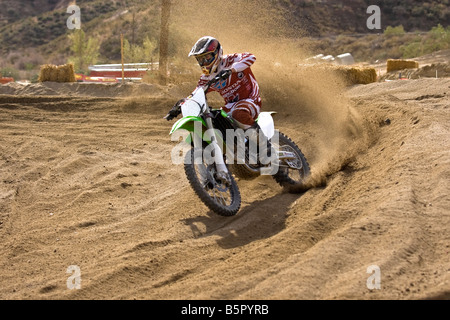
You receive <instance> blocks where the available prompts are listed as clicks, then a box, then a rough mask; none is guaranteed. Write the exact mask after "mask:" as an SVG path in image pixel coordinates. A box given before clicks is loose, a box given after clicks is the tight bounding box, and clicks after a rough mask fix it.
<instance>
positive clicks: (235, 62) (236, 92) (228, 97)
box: [198, 53, 261, 106]
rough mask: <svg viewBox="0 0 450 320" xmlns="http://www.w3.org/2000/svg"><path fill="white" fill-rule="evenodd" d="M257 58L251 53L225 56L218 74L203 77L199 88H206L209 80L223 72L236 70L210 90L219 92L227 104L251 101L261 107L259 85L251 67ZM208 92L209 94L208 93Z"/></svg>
mask: <svg viewBox="0 0 450 320" xmlns="http://www.w3.org/2000/svg"><path fill="white" fill-rule="evenodd" d="M255 60H256V57H255V56H254V55H253V54H251V53H235V54H229V55H225V56H223V58H222V62H221V63H220V65H219V67H218V68H217V72H216V73H214V74H211V75H209V76H206V75H202V76H201V78H200V80H199V81H198V86H204V85H205V84H206V83H207V82H208V81H209V80H211V79H212V78H213V77H214V76H216V75H217V73H219V72H220V71H222V70H226V69H231V68H234V69H235V70H236V72H235V73H233V74H232V75H231V76H230V77H229V78H228V79H226V80H223V81H219V82H217V83H216V84H214V85H213V86H211V88H210V89H209V90H208V92H210V91H217V92H219V93H220V95H221V96H222V97H223V98H224V100H225V104H229V103H235V102H238V101H240V100H244V99H251V100H253V101H254V102H255V103H256V104H257V105H259V106H260V105H261V97H260V95H259V85H258V83H257V82H256V80H255V76H254V75H253V72H252V70H251V68H250V66H251V65H252V64H253V63H254V62H255ZM208 92H207V93H208Z"/></svg>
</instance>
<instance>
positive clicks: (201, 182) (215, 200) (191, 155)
mask: <svg viewBox="0 0 450 320" xmlns="http://www.w3.org/2000/svg"><path fill="white" fill-rule="evenodd" d="M199 153H200V152H199ZM195 157H198V158H200V157H201V158H202V161H201V162H200V161H199V163H198V164H196V162H195V161H194V160H195ZM186 160H187V161H185V165H184V170H185V172H186V177H187V179H188V180H189V183H190V185H191V187H192V189H194V191H195V193H196V194H197V196H198V197H199V198H200V200H202V201H203V203H204V204H205V205H206V206H207V207H208V208H209V209H211V210H212V211H214V212H215V213H217V214H218V215H221V216H227V217H229V216H234V215H236V214H237V213H238V211H239V209H240V207H241V194H240V192H239V188H238V186H237V184H236V181H235V180H234V178H233V176H232V175H231V173H230V172H229V173H228V176H229V179H230V185H229V186H226V185H224V184H222V183H219V182H218V181H216V180H215V178H214V173H215V166H214V165H207V164H205V163H204V161H203V156H202V154H199V155H198V156H197V155H196V154H195V152H194V148H192V149H191V150H190V151H189V152H187V154H186Z"/></svg>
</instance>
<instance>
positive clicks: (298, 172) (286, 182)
mask: <svg viewBox="0 0 450 320" xmlns="http://www.w3.org/2000/svg"><path fill="white" fill-rule="evenodd" d="M274 147H275V149H277V150H279V151H286V152H290V153H293V154H295V158H294V159H289V160H282V161H280V163H279V168H278V172H277V173H276V174H274V175H273V178H274V179H275V181H277V182H278V183H279V184H280V185H281V186H282V187H283V188H284V189H285V190H287V191H288V192H290V193H297V192H303V191H305V190H307V189H308V187H307V185H306V183H305V182H306V180H307V179H308V177H309V176H310V174H311V170H310V168H309V164H308V161H307V160H306V157H305V156H304V154H303V152H302V151H301V150H300V148H299V147H298V146H297V145H296V144H295V143H294V142H293V141H292V140H291V139H289V138H288V137H287V136H285V135H284V134H282V133H281V132H280V133H279V144H278V145H277V146H274Z"/></svg>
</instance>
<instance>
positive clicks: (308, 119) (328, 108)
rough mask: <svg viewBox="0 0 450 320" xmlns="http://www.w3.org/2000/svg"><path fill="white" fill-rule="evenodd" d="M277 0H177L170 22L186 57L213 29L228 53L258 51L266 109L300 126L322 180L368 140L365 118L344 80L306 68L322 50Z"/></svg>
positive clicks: (317, 179) (315, 179)
mask: <svg viewBox="0 0 450 320" xmlns="http://www.w3.org/2000/svg"><path fill="white" fill-rule="evenodd" d="M272 3H273V1H269V0H247V1H199V0H177V1H174V3H173V6H174V7H173V9H172V26H173V28H174V29H175V30H176V34H177V35H176V37H177V39H179V47H178V48H177V49H178V50H179V52H180V54H181V55H185V56H187V54H188V53H189V51H190V49H191V47H192V45H193V44H194V43H195V41H196V40H198V39H199V38H200V37H202V36H205V35H210V36H213V37H216V38H217V39H218V40H219V41H220V42H221V44H222V46H223V48H224V54H228V53H234V52H251V53H253V54H254V55H255V56H256V62H255V64H254V65H253V66H252V70H253V73H254V75H255V77H256V80H257V81H258V83H259V85H260V90H261V96H262V99H263V103H262V107H263V108H262V109H263V110H265V111H276V112H278V113H279V114H280V115H281V117H280V118H281V119H283V120H282V121H281V123H280V122H278V126H280V125H282V126H284V127H288V128H292V127H293V128H294V129H295V130H296V131H295V136H290V138H292V139H293V140H294V141H295V142H297V144H298V145H299V146H300V148H301V149H302V151H303V152H304V153H305V155H306V157H307V159H308V161H309V163H310V165H311V171H312V178H311V181H310V184H311V185H312V186H318V185H322V184H323V183H324V182H325V181H326V177H327V176H328V175H331V174H333V173H335V172H337V171H338V170H340V169H341V168H342V167H343V166H345V165H346V164H347V163H348V162H349V161H350V160H352V159H353V158H354V156H355V155H356V154H357V153H358V152H359V151H361V150H362V149H364V148H366V147H367V144H368V140H369V136H368V134H367V130H366V124H365V123H364V121H363V119H362V118H361V117H360V116H359V115H358V113H357V112H356V110H355V109H354V108H352V106H351V102H350V101H349V100H348V99H347V98H346V97H345V85H344V83H343V81H342V79H339V78H337V76H336V75H333V74H330V73H327V72H326V71H323V70H322V71H319V70H317V69H315V68H314V67H305V65H304V64H305V60H304V59H305V58H307V57H310V56H313V55H315V54H317V53H312V52H310V50H309V48H308V40H307V39H306V38H304V37H303V34H304V33H303V31H302V30H300V29H298V28H293V27H292V26H291V25H290V22H289V20H288V19H287V18H286V17H289V14H287V13H286V12H283V11H281V10H280V9H279V8H278V7H274V6H273V4H272ZM187 61H189V63H192V64H193V65H195V64H196V63H195V60H192V59H191V60H187ZM196 68H197V69H196V72H198V74H199V76H200V69H199V68H198V66H197V67H196ZM283 115H285V116H284V117H283ZM286 115H288V116H286ZM275 121H276V125H277V119H275ZM284 121H286V123H282V122H284Z"/></svg>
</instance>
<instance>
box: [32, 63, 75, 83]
mask: <svg viewBox="0 0 450 320" xmlns="http://www.w3.org/2000/svg"><path fill="white" fill-rule="evenodd" d="M45 81H52V82H76V80H75V71H74V67H73V64H71V63H68V64H65V65H60V66H56V65H52V64H45V65H43V66H41V72H40V74H39V82H45Z"/></svg>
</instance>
